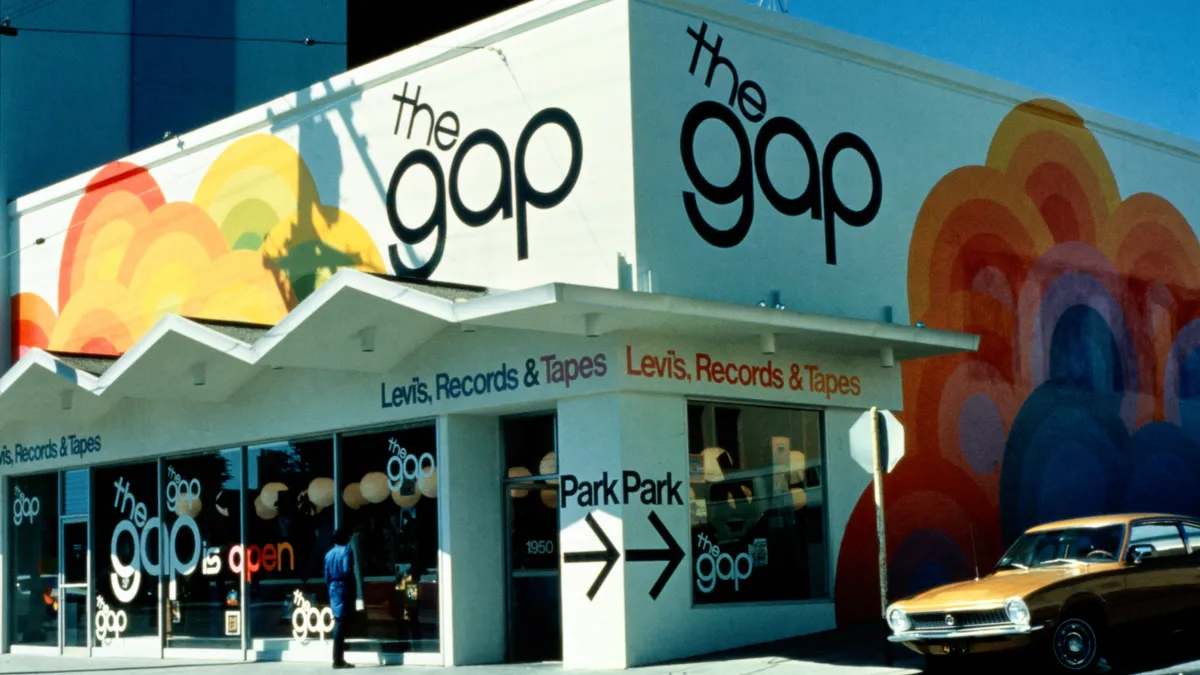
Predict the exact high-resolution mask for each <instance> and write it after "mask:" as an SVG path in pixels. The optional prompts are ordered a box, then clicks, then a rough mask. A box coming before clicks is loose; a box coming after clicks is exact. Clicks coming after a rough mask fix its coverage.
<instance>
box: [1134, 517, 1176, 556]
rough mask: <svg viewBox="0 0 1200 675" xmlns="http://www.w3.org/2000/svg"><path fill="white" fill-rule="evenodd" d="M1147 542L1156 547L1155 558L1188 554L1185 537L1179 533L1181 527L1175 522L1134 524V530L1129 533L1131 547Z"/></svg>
mask: <svg viewBox="0 0 1200 675" xmlns="http://www.w3.org/2000/svg"><path fill="white" fill-rule="evenodd" d="M1146 544H1149V545H1151V546H1153V547H1154V556H1153V557H1155V558H1172V557H1175V556H1182V555H1186V549H1185V548H1184V546H1183V537H1181V536H1180V535H1179V528H1178V527H1176V526H1175V524H1174V523H1154V524H1146V525H1134V526H1133V531H1132V532H1130V533H1129V546H1130V548H1133V547H1134V546H1144V545H1146Z"/></svg>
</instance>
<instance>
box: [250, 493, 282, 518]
mask: <svg viewBox="0 0 1200 675" xmlns="http://www.w3.org/2000/svg"><path fill="white" fill-rule="evenodd" d="M254 513H256V514H257V515H258V517H259V518H262V519H263V520H271V519H272V518H274V517H275V516H277V515H279V512H278V511H276V510H275V509H273V508H271V507H269V506H267V505H266V504H264V503H263V500H262V495H259V496H257V497H255V498H254Z"/></svg>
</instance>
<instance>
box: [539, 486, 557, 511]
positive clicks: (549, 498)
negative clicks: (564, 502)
mask: <svg viewBox="0 0 1200 675" xmlns="http://www.w3.org/2000/svg"><path fill="white" fill-rule="evenodd" d="M542 503H543V504H545V505H546V508H548V509H553V508H555V507H557V506H558V488H549V489H546V490H542Z"/></svg>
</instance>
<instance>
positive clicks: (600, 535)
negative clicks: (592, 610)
mask: <svg viewBox="0 0 1200 675" xmlns="http://www.w3.org/2000/svg"><path fill="white" fill-rule="evenodd" d="M584 520H585V521H587V524H588V527H591V528H592V532H595V533H596V538H597V539H599V540H600V543H601V544H603V545H604V550H603V551H584V552H582V553H567V554H566V555H564V556H563V558H564V559H565V560H566V562H569V563H596V562H602V563H604V568H603V569H601V570H600V574H598V575H597V576H596V581H594V582H592V587H591V588H589V589H588V592H587V596H588V600H591V599H592V598H595V597H596V592H597V591H599V590H600V587H601V586H603V585H604V580H605V579H607V578H608V573H609V572H611V571H612V568H613V567H614V566H615V565H616V564H617V559H618V558H620V557H621V552H620V551H618V550H617V547H616V546H613V544H612V542H611V541H609V540H608V536H607V535H605V534H604V530H601V529H600V525H599V524H598V523H597V522H596V519H595V518H593V517H592V514H590V513H589V514H587V517H585V518H584ZM672 542H674V540H672Z"/></svg>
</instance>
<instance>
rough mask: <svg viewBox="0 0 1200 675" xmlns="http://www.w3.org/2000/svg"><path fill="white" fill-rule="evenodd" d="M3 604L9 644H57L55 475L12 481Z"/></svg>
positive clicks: (57, 600) (56, 514)
mask: <svg viewBox="0 0 1200 675" xmlns="http://www.w3.org/2000/svg"><path fill="white" fill-rule="evenodd" d="M8 503H9V508H10V509H11V510H10V514H11V520H10V522H8V523H7V526H8V533H9V534H8V537H9V538H10V540H11V541H12V544H11V549H10V550H11V552H12V562H11V563H10V565H11V567H10V570H11V572H10V575H11V576H10V577H9V578H10V579H11V580H12V585H11V586H9V589H10V593H9V596H8V597H9V598H10V600H9V602H10V603H11V605H12V608H13V609H12V614H11V615H10V616H11V617H12V620H11V621H10V622H9V637H10V639H11V640H12V643H13V644H18V645H42V646H55V645H57V644H58V632H57V631H58V607H59V593H58V591H59V589H58V475H57V474H53V473H51V474H44V475H40V476H22V477H18V478H13V479H12V481H11V489H10V490H9V495H8Z"/></svg>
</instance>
